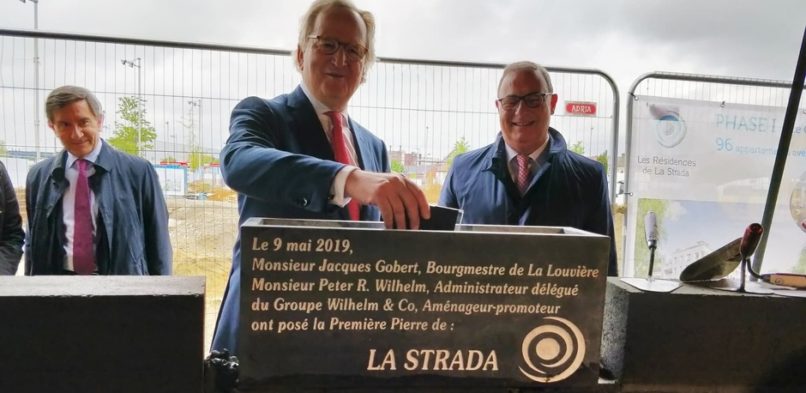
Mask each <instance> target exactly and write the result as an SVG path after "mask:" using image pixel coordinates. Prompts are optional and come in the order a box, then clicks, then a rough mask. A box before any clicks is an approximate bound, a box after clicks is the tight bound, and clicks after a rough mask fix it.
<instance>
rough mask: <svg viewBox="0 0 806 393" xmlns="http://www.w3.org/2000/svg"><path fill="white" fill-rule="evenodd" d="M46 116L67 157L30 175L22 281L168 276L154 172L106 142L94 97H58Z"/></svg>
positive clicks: (163, 215) (164, 212) (164, 213)
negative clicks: (68, 276) (65, 276)
mask: <svg viewBox="0 0 806 393" xmlns="http://www.w3.org/2000/svg"><path fill="white" fill-rule="evenodd" d="M45 111H46V113H47V117H48V126H50V128H52V129H53V132H54V133H55V134H56V137H57V138H59V140H60V141H61V143H62V145H63V146H64V150H62V152H61V153H59V154H57V155H55V156H53V157H51V158H49V159H47V160H44V161H41V162H39V163H37V164H36V165H34V166H33V167H32V168H31V170H30V171H28V178H27V179H26V187H25V202H26V203H25V206H26V209H27V212H28V233H27V234H26V235H27V236H26V241H25V274H26V275H43V274H101V275H169V274H171V268H172V258H173V252H172V250H171V240H170V236H169V234H168V208H167V207H166V205H165V199H164V198H163V195H162V189H161V188H160V184H159V180H158V178H157V172H156V171H155V170H154V167H153V166H151V164H150V163H149V162H148V161H146V160H144V159H142V158H140V157H134V156H131V155H129V154H126V153H123V152H120V151H118V150H115V148H113V147H112V146H110V145H109V144H107V143H106V142H104V141H103V139H101V136H100V132H101V130H102V128H103V120H104V116H103V111H102V110H101V104H100V102H99V101H98V99H97V98H96V97H95V95H94V94H92V93H91V92H90V91H89V90H87V89H85V88H83V87H78V86H62V87H59V88H57V89H54V90H53V91H52V92H51V93H50V94H49V95H48V98H47V101H46V102H45Z"/></svg>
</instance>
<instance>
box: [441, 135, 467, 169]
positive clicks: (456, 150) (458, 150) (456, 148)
mask: <svg viewBox="0 0 806 393" xmlns="http://www.w3.org/2000/svg"><path fill="white" fill-rule="evenodd" d="M468 150H470V144H469V143H467V140H465V137H461V138H459V140H457V141H456V142H455V143H454V144H453V150H451V152H450V153H448V157H447V159H446V161H447V162H448V166H451V165H452V164H453V159H454V158H456V156H458V155H460V154H462V153H465V152H467V151H468Z"/></svg>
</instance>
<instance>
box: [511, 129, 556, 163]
mask: <svg viewBox="0 0 806 393" xmlns="http://www.w3.org/2000/svg"><path fill="white" fill-rule="evenodd" d="M550 141H551V135H549V136H548V138H546V141H545V142H543V145H542V146H540V147H538V148H537V150H535V151H533V152H531V153H530V154H529V158H531V159H532V161H534V162H537V158H538V157H540V154H542V153H543V151H544V150H546V146H548V145H549V142H550ZM504 148H505V149H506V152H507V162H510V161H512V159H513V158H515V156H517V155H518V152H516V151H515V149H513V148H511V147H509V145H507V144H506V142H504Z"/></svg>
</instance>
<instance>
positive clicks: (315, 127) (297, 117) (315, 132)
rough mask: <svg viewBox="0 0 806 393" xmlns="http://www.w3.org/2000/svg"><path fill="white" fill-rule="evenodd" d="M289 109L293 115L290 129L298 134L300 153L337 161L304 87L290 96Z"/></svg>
mask: <svg viewBox="0 0 806 393" xmlns="http://www.w3.org/2000/svg"><path fill="white" fill-rule="evenodd" d="M288 108H289V113H290V114H291V123H290V124H288V129H289V130H290V132H291V133H293V134H296V139H297V141H299V149H300V153H303V154H307V155H309V156H313V157H317V158H322V159H325V160H331V161H335V158H334V156H333V149H332V148H331V147H330V142H328V140H327V136H325V130H324V129H322V123H321V122H320V121H319V117H318V116H317V115H316V111H314V109H313V105H312V104H311V102H310V101H308V97H306V96H305V93H303V92H302V87H300V86H297V88H296V90H294V91H293V92H292V93H291V94H290V95H289V96H288Z"/></svg>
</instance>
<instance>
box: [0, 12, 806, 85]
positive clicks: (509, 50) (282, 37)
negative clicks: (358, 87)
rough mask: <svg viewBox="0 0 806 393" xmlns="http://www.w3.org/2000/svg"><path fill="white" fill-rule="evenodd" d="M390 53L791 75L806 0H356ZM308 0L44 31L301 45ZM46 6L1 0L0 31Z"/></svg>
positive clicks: (626, 76)
mask: <svg viewBox="0 0 806 393" xmlns="http://www.w3.org/2000/svg"><path fill="white" fill-rule="evenodd" d="M355 3H356V4H357V5H358V6H359V7H361V8H365V9H368V10H370V11H372V12H373V13H374V14H375V16H376V18H377V24H378V29H377V39H378V43H377V52H378V55H379V56H380V57H396V58H407V59H432V60H459V61H471V62H491V63H506V62H509V61H514V60H521V59H529V60H534V61H537V62H540V63H543V64H545V65H549V66H560V67H580V68H596V69H600V70H602V71H604V72H606V73H608V74H610V75H611V76H613V77H614V78H615V79H616V82H617V83H618V84H619V89H620V91H621V92H622V93H624V92H626V91H627V89H628V88H629V86H630V84H631V83H632V82H633V81H634V80H635V79H636V78H637V77H639V76H640V75H642V74H644V73H646V72H650V71H656V70H657V71H670V72H686V73H697V74H709V75H724V76H739V77H750V78H761V79H775V80H791V78H792V76H793V74H794V68H795V63H796V60H797V53H798V51H799V49H800V45H801V39H802V37H803V31H804V27H806V0H763V1H762V0H752V1H746V0H718V1H710V0H674V1H672V0H662V1H661V0H610V1H601V0H576V1H569V0H487V1H482V0H405V1H404V0H355ZM308 4H309V2H308V1H289V0H283V1H279V0H240V1H221V0H216V1H210V0H193V1H191V0H136V1H135V0H126V1H123V0H39V28H40V29H41V30H47V31H56V32H66V33H81V34H93V35H109V36H122V37H131V38H148V39H159V40H169V41H191V42H203V43H217V44H228V45H238V46H257V47H262V48H272V49H284V50H290V49H293V47H294V45H295V40H296V31H297V26H298V23H299V18H300V16H301V15H302V13H303V12H304V11H305V9H306V8H307V6H308ZM33 13H34V5H33V4H32V3H31V2H30V0H29V2H28V3H25V4H24V3H22V2H21V1H19V0H0V27H2V28H11V29H15V28H20V29H30V28H32V27H33Z"/></svg>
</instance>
